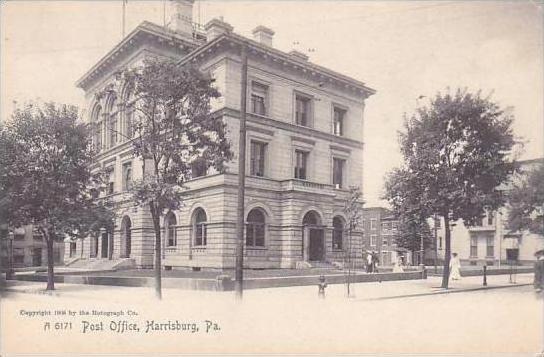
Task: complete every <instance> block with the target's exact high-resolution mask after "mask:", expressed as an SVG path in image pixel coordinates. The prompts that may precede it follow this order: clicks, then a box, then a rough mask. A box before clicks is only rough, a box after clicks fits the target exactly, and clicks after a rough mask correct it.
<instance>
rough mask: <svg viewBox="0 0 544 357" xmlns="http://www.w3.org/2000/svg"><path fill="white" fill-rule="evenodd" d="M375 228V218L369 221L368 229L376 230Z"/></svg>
mask: <svg viewBox="0 0 544 357" xmlns="http://www.w3.org/2000/svg"><path fill="white" fill-rule="evenodd" d="M376 226H377V224H376V218H372V219H371V220H370V229H376Z"/></svg>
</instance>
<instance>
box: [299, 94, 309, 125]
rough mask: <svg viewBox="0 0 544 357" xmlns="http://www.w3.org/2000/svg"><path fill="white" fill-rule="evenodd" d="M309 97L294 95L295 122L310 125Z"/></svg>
mask: <svg viewBox="0 0 544 357" xmlns="http://www.w3.org/2000/svg"><path fill="white" fill-rule="evenodd" d="M310 113H311V99H310V98H308V97H304V96H302V95H299V94H297V95H295V123H296V124H297V125H302V126H310Z"/></svg>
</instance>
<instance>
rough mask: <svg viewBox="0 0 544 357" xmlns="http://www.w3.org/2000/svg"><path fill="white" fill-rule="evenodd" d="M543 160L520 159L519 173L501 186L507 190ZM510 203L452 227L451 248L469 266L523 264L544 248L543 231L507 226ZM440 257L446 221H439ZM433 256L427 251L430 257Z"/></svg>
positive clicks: (438, 250)
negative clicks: (469, 223) (475, 220)
mask: <svg viewBox="0 0 544 357" xmlns="http://www.w3.org/2000/svg"><path fill="white" fill-rule="evenodd" d="M543 164H544V159H536V160H527V161H522V162H520V173H519V174H518V175H517V176H515V177H512V178H511V180H510V182H509V183H508V184H505V185H504V186H503V187H502V188H501V189H502V190H503V191H504V192H505V193H507V191H508V190H510V189H511V187H512V185H513V184H515V183H516V182H518V181H519V180H520V179H522V177H523V176H525V175H527V174H528V173H529V172H530V171H531V170H533V169H534V168H535V167H536V166H537V165H543ZM507 220H508V205H506V206H504V207H501V208H499V209H498V210H496V211H488V212H485V215H484V216H483V217H482V219H481V220H480V221H479V222H478V224H476V225H474V226H466V225H465V224H464V223H463V221H462V220H458V221H457V222H455V223H454V224H453V225H452V227H451V251H452V253H457V254H459V257H460V259H461V261H462V262H463V263H464V264H469V265H501V264H509V263H511V262H512V261H514V260H517V261H518V262H520V263H531V262H532V261H534V259H535V257H534V253H535V252H536V251H537V250H540V249H543V248H544V237H543V236H542V235H540V234H534V233H530V232H528V231H526V232H511V231H509V230H508V228H507ZM437 223H438V224H437V229H436V232H437V235H436V236H437V240H438V241H437V247H438V249H437V252H438V259H439V260H443V259H444V250H443V237H444V236H445V231H444V225H443V221H442V220H439V221H438V222H437ZM430 256H432V252H428V254H427V257H430Z"/></svg>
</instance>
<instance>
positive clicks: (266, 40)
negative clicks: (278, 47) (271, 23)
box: [252, 26, 274, 47]
mask: <svg viewBox="0 0 544 357" xmlns="http://www.w3.org/2000/svg"><path fill="white" fill-rule="evenodd" d="M252 33H253V39H254V40H255V41H257V42H259V43H261V44H263V45H266V46H269V47H272V37H273V36H274V31H272V30H271V29H269V28H268V27H265V26H257V27H255V29H254V30H253V32H252Z"/></svg>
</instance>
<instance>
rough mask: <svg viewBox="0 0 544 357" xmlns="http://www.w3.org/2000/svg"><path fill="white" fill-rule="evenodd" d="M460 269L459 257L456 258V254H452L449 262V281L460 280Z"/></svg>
mask: <svg viewBox="0 0 544 357" xmlns="http://www.w3.org/2000/svg"><path fill="white" fill-rule="evenodd" d="M460 268H461V262H460V261H459V257H458V256H457V253H453V254H452V257H451V260H450V278H451V280H460V279H461V272H460V271H459V269H460Z"/></svg>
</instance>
